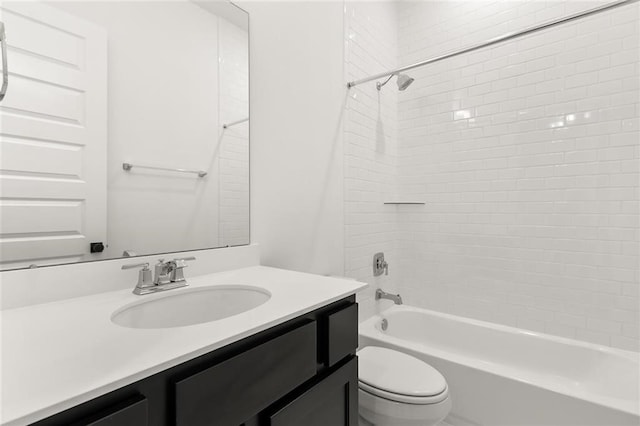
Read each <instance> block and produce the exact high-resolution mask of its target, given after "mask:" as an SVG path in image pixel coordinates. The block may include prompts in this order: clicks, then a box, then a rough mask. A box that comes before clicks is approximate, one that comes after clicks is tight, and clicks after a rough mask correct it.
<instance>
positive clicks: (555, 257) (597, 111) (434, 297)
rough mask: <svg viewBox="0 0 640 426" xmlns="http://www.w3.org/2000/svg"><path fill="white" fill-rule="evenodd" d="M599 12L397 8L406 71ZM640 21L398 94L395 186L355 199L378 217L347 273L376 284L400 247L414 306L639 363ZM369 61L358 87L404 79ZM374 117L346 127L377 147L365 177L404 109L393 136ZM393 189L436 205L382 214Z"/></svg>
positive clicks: (442, 73)
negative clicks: (386, 257)
mask: <svg viewBox="0 0 640 426" xmlns="http://www.w3.org/2000/svg"><path fill="white" fill-rule="evenodd" d="M596 4H598V3H597V2H588V3H587V2H573V1H572V2H560V1H556V2H537V1H523V2H507V1H474V2H471V1H463V2H449V1H446V2H445V1H441V2H399V3H397V4H396V14H397V15H396V16H397V19H398V21H397V22H398V28H397V31H398V33H397V36H396V37H397V38H396V40H397V49H398V63H400V64H406V63H411V62H415V61H417V60H420V59H424V58H426V57H430V56H433V55H437V54H439V53H443V52H446V51H448V50H451V49H455V48H459V47H462V46H465V45H469V44H473V43H476V42H479V41H482V40H486V39H488V38H491V37H495V36H497V35H500V34H503V33H505V32H507V31H513V30H516V29H521V28H524V27H526V26H530V25H533V24H535V23H537V22H542V21H546V20H548V19H550V18H553V17H555V16H560V15H565V14H569V13H573V12H575V11H577V10H580V9H586V8H590V7H593V6H595V5H596ZM355 5H356V6H357V7H364V6H361V5H359V4H358V3H356V4H355ZM638 16H639V13H638V6H637V5H633V6H625V7H623V8H619V9H616V10H615V11H612V12H606V13H604V14H599V15H597V16H594V17H591V18H587V19H585V20H581V21H577V22H575V23H571V24H566V25H564V26H562V27H558V28H555V29H551V30H548V31H545V32H544V33H538V34H535V35H532V36H529V37H526V38H522V39H519V40H517V41H512V42H508V43H505V44H501V45H499V46H496V47H494V48H491V49H486V50H482V51H478V52H474V53H470V54H467V55H463V56H459V57H457V58H453V59H450V60H447V61H443V62H440V63H438V64H433V65H430V66H426V67H423V68H419V69H415V70H412V71H411V72H410V74H411V75H412V76H413V77H415V78H416V81H415V82H414V83H413V85H412V86H411V87H410V88H409V89H408V90H407V91H405V92H401V93H400V94H399V96H398V103H397V120H398V121H397V143H396V146H397V148H396V153H397V155H396V157H395V171H396V172H395V176H394V173H393V172H390V171H389V170H388V169H386V170H385V169H384V168H381V167H371V168H370V169H369V174H365V173H364V172H362V173H363V175H362V176H363V178H362V179H361V182H360V183H361V185H362V186H363V188H364V189H363V193H368V194H369V195H370V198H366V196H364V195H363V196H362V198H357V197H356V195H357V194H359V193H354V194H353V196H352V197H349V195H348V196H347V200H346V203H347V205H348V206H349V203H351V205H350V207H349V208H350V209H362V210H363V211H364V210H366V212H367V213H369V214H370V215H369V216H366V215H361V216H354V217H352V218H351V219H352V220H349V216H348V217H347V225H346V227H347V234H348V235H350V234H352V233H353V234H355V235H356V237H358V238H359V239H360V240H359V241H360V242H361V243H360V244H354V243H353V242H352V244H353V250H351V247H349V246H348V247H347V264H354V265H355V264H356V262H357V260H356V259H362V260H361V263H360V264H361V265H362V266H361V267H362V274H363V275H364V268H365V266H364V264H365V262H364V260H365V257H366V256H365V252H366V254H367V255H369V254H372V253H373V252H375V251H378V248H379V247H381V246H382V245H383V244H387V245H389V246H390V247H393V248H394V249H395V251H394V252H393V255H394V259H393V261H392V262H391V266H392V269H391V277H392V279H393V280H394V281H393V284H396V285H398V286H399V289H400V291H401V292H402V293H403V297H404V298H405V300H406V301H407V302H408V303H409V304H412V305H417V306H423V307H427V308H431V309H435V310H440V311H445V312H450V313H454V314H458V315H463V316H467V317H474V318H479V319H484V320H489V321H493V322H498V323H503V324H508V325H514V326H517V327H522V328H526V329H532V330H540V331H544V332H547V333H551V334H556V335H561V336H567V337H571V338H577V339H581V340H587V341H592V342H596V343H602V344H605V345H611V346H614V347H619V348H624V349H630V350H638V349H639V330H638V323H639V321H640V317H639V311H640V306H639V295H638V294H639V287H640V285H639V280H640V276H639V275H640V274H639V266H638V256H639V223H638V214H639V210H640V209H639V197H638V185H639V175H638V173H639V167H638V164H639V162H640V161H639V156H640V152H639V149H640V148H639V140H640V138H639V134H638V130H639V129H638V127H639V122H640V106H639V92H638V89H639V84H638V83H639V80H640V78H639V76H640V69H639V61H638V57H639V55H638V52H639V47H638V40H639V34H638V32H639V31H638V23H639V19H638ZM361 25H362V26H368V27H369V28H370V30H369V31H372V30H371V28H375V29H376V30H377V29H378V27H380V25H379V24H377V23H376V24H375V25H377V26H374V25H373V24H372V23H371V21H365V20H361ZM389 28H391V25H390V26H389ZM360 32H365V33H366V30H364V29H360ZM347 34H349V31H347ZM375 34H377V35H379V36H380V37H382V36H383V33H381V32H379V31H377V32H375ZM384 35H386V36H389V37H393V35H392V34H384ZM387 43H388V42H387ZM350 46H351V45H350ZM367 48H368V49H370V50H369V52H368V57H369V58H370V57H375V55H381V54H382V52H381V51H380V48H379V47H376V46H375V44H371V45H369V46H365V50H366V49H367ZM374 52H375V53H374ZM363 56H364V55H363V54H360V56H358V57H357V59H356V58H354V57H349V58H348V59H349V64H350V66H351V67H353V69H357V70H358V72H359V73H360V74H359V75H362V74H370V73H375V72H378V71H380V68H382V69H384V68H390V67H383V66H381V67H376V66H373V65H372V64H371V63H370V62H369V63H367V62H366V61H364V60H361V61H360V59H361V58H362V57H363ZM359 75H358V76H359ZM358 88H359V89H360V90H361V91H363V92H364V91H370V90H371V89H372V87H369V86H368V85H363V86H358ZM373 90H374V91H375V85H373ZM389 92H390V91H389ZM371 93H373V92H371ZM396 93H397V92H396ZM385 94H386V93H385ZM357 95H359V92H358V93H357ZM365 99H366V98H365ZM363 104H364V105H366V101H363ZM364 105H363V107H362V108H359V109H358V111H360V112H361V115H362V116H358V117H357V118H352V117H351V116H349V120H348V122H347V132H348V131H349V130H348V129H349V126H359V127H358V128H359V129H360V131H361V135H362V136H363V139H362V140H361V143H362V144H363V145H366V144H367V142H368V144H369V145H368V148H369V150H366V149H363V150H360V151H355V152H353V153H352V154H351V155H352V156H354V157H355V158H353V159H350V164H351V167H352V169H353V170H352V172H353V173H356V172H358V171H359V170H363V169H365V167H364V164H372V163H371V151H372V149H373V148H372V147H373V146H374V145H373V141H374V140H375V139H374V138H372V137H371V136H369V137H368V138H367V136H366V135H367V132H368V133H369V135H373V134H374V133H373V132H374V130H375V129H376V126H383V127H385V128H391V127H394V126H395V123H393V115H392V114H393V112H391V113H390V114H388V115H382V117H383V120H382V124H380V121H381V120H376V117H378V110H376V109H375V106H376V105H375V104H371V102H370V103H369V106H371V105H373V107H374V108H373V109H372V110H367V109H366V108H364ZM383 105H385V104H383ZM385 108H387V109H393V105H392V104H389V105H388V106H385ZM383 110H384V109H383ZM367 161H369V163H367ZM373 164H375V163H373ZM349 168H350V166H349V165H347V171H348V170H349ZM365 170H366V169H365ZM377 171H384V172H385V173H386V174H381V175H377V174H375V173H372V172H377ZM374 175H375V176H374ZM394 177H395V179H396V182H397V195H396V197H395V198H403V197H404V198H410V199H412V200H413V199H423V200H424V201H426V202H427V204H426V206H424V207H403V208H397V214H394V213H393V212H391V213H390V215H389V216H388V217H384V216H383V215H384V212H385V210H383V209H384V207H381V206H377V208H378V209H380V210H378V211H377V212H376V210H375V208H376V206H375V203H376V202H379V201H380V197H382V195H380V192H376V191H375V190H370V191H369V192H365V191H366V190H367V188H369V189H371V188H376V184H377V183H379V182H378V180H380V179H386V181H387V182H393V179H394ZM350 184H351V185H353V184H354V182H351V183H349V181H348V182H347V186H349V185H350ZM376 194H377V196H378V198H376ZM365 201H368V202H369V205H367V204H366V203H365ZM386 212H388V211H386ZM383 217H384V220H381V219H382V218H383ZM365 218H367V219H369V221H368V223H365V222H364V219H365ZM371 218H376V220H379V222H384V223H388V224H390V225H389V229H392V230H395V231H391V234H389V233H387V234H385V237H384V238H380V239H376V238H375V237H374V236H373V235H372V236H370V237H369V239H368V240H367V236H366V231H367V230H371V229H376V225H379V223H374V222H375V221H371V220H370V219H371ZM349 238H350V237H348V240H349ZM390 239H393V240H395V245H394V244H393V243H392V242H391V241H389V240H390ZM351 241H354V240H353V239H352V240H351ZM369 252H371V253H369ZM354 270H357V268H354ZM398 270H400V271H401V272H402V274H400V275H396V274H397V271H398Z"/></svg>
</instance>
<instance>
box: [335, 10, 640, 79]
mask: <svg viewBox="0 0 640 426" xmlns="http://www.w3.org/2000/svg"><path fill="white" fill-rule="evenodd" d="M638 1H640V0H619V1H614V2H612V3H607V4H603V5H601V6H598V7H594V8H593V9H588V10H585V11H583V12H577V13H574V14H572V15H569V16H565V17H563V18H558V19H554V20H552V21H548V22H545V23H543V24H539V25H535V26H533V27H529V28H526V29H524V30H521V31H515V32H512V33H507V34H504V35H501V36H499V37H496V38H492V39H490V40H488V41H485V42H483V43H480V44H476V45H473V46H469V47H465V48H463V49H460V50H456V51H453V52H450V53H445V54H444V55H441V56H436V57H434V58H430V59H426V60H424V61H420V62H416V63H415V64H411V65H407V66H404V67H402V68H397V69H395V70H391V71H386V72H383V73H380V74H375V75H372V76H370V77H366V78H363V79H360V80H355V81H350V82H348V83H347V88H349V89H351V88H352V87H354V86H357V85H358V84H362V83H366V82H368V81H372V80H377V79H379V78H382V77H387V76H392V75H395V74H398V73H401V72H404V71H408V70H411V69H414V68H418V67H421V66H424V65H428V64H432V63H434V62H439V61H442V60H444V59H448V58H452V57H454V56H458V55H462V54H463V53H469V52H473V51H475V50H478V49H482V48H484V47H488V46H493V45H494V44H498V43H502V42H503V41H507V40H511V39H514V38H517V37H521V36H524V35H527V34H533V33H535V32H538V31H541V30H544V29H547V28H551V27H555V26H556V25H560V24H564V23H566V22H570V21H574V20H576V19H580V18H584V17H587V16H591V15H595V14H596V13H600V12H604V11H605V10H609V9H613V8H615V7H619V6H624V5H627V4H631V3H637V2H638Z"/></svg>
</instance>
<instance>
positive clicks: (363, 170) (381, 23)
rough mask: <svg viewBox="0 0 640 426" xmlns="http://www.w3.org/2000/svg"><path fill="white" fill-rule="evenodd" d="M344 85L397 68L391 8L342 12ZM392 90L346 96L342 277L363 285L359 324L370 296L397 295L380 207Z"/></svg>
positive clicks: (391, 141) (392, 141) (386, 220)
mask: <svg viewBox="0 0 640 426" xmlns="http://www.w3.org/2000/svg"><path fill="white" fill-rule="evenodd" d="M345 35H346V40H345V43H346V48H345V55H346V58H345V60H346V67H345V73H346V79H347V80H348V81H351V80H354V79H358V78H362V77H364V76H367V75H369V74H370V73H372V72H380V71H383V70H385V69H389V68H393V67H395V66H396V65H397V45H396V40H397V38H396V35H397V15H396V5H395V3H393V2H375V3H374V2H353V3H347V5H346V9H345ZM395 87H396V86H395V82H394V81H392V82H389V84H388V85H387V86H385V87H383V88H382V90H381V91H380V92H378V90H377V89H376V87H375V83H373V84H367V85H362V86H357V87H355V88H353V89H351V90H350V91H349V98H348V100H347V107H346V114H345V125H344V130H345V134H344V136H345V137H344V146H345V148H344V155H345V159H344V162H345V164H344V170H345V171H344V174H345V191H344V194H345V195H344V197H345V274H346V275H347V276H349V277H353V278H356V279H358V280H360V281H364V282H367V283H369V284H371V285H370V288H369V289H367V290H365V291H363V292H362V293H361V294H359V295H358V301H359V303H360V317H361V318H363V319H364V318H367V317H369V316H371V315H372V314H373V313H374V311H375V308H376V307H379V304H378V305H376V304H375V303H374V301H373V293H374V291H375V288H377V287H382V288H384V289H385V290H387V291H394V290H396V289H397V284H398V281H397V280H398V278H399V272H400V270H399V268H397V265H398V261H397V254H396V252H397V250H396V238H395V233H396V225H395V220H396V215H395V211H394V208H393V207H390V206H385V205H383V202H384V201H385V200H386V199H389V198H393V197H394V194H395V186H396V185H395V180H396V160H397V123H398V119H397V105H398V92H397V90H396V89H395ZM380 251H381V252H384V253H385V258H386V259H387V261H388V262H389V264H390V265H391V267H390V268H391V271H393V272H394V273H393V274H392V275H390V276H389V277H386V276H381V277H375V278H374V277H373V270H372V261H373V255H374V253H377V252H380Z"/></svg>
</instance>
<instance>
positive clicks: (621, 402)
mask: <svg viewBox="0 0 640 426" xmlns="http://www.w3.org/2000/svg"><path fill="white" fill-rule="evenodd" d="M383 318H385V319H386V320H387V321H388V328H387V330H386V331H382V329H381V321H382V319H383ZM372 345H375V346H384V347H388V348H393V349H397V350H400V351H403V352H406V353H409V354H411V355H414V356H416V357H418V358H420V359H422V360H424V361H426V362H427V363H429V364H430V365H432V366H433V367H435V368H436V369H438V370H439V371H440V372H441V373H442V374H443V375H444V376H445V378H446V380H447V383H448V384H449V389H450V392H451V396H452V400H453V409H452V411H451V415H450V416H449V418H448V419H447V422H448V423H450V424H452V425H483V426H499V425H505V426H506V425H508V426H517V425H536V426H542V425H549V426H551V425H553V426H560V425H562V426H564V425H576V426H587V425H594V426H595V425H598V426H614V425H639V424H640V416H639V413H640V392H639V389H638V388H639V380H640V376H639V374H640V371H639V369H638V365H639V363H640V360H639V358H640V355H639V354H637V353H635V352H627V351H621V350H616V349H611V348H608V347H604V346H598V345H593V344H589V343H582V342H578V341H575V340H569V339H563V338H560V337H555V336H549V335H546V334H542V333H535V332H529V331H525V330H521V329H517V328H512V327H505V326H501V325H496V324H491V323H487V322H483V321H475V320H471V319H466V318H461V317H457V316H453V315H447V314H442V313H438V312H433V311H428V310H425V309H418V308H413V307H409V306H394V307H392V308H390V309H388V310H387V311H385V312H384V313H382V314H381V315H377V316H374V317H373V318H370V319H369V320H367V321H365V322H363V323H361V324H360V346H361V347H364V346H372Z"/></svg>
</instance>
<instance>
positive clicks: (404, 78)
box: [376, 74, 414, 90]
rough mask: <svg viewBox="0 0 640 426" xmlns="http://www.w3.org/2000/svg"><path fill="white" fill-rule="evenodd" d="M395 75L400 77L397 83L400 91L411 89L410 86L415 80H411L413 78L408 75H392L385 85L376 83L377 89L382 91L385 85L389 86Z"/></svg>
mask: <svg viewBox="0 0 640 426" xmlns="http://www.w3.org/2000/svg"><path fill="white" fill-rule="evenodd" d="M394 75H395V76H397V77H398V80H397V81H396V83H397V84H398V90H405V89H406V88H407V87H409V86H410V85H411V83H413V80H414V79H413V78H411V77H409V76H408V75H406V74H391V75H390V76H389V78H387V79H386V80H385V81H384V83H380V82H377V83H376V88H377V89H378V90H380V89H382V86H384V85H385V84H387V83H388V82H389V80H391V78H392V77H393V76H394Z"/></svg>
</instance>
